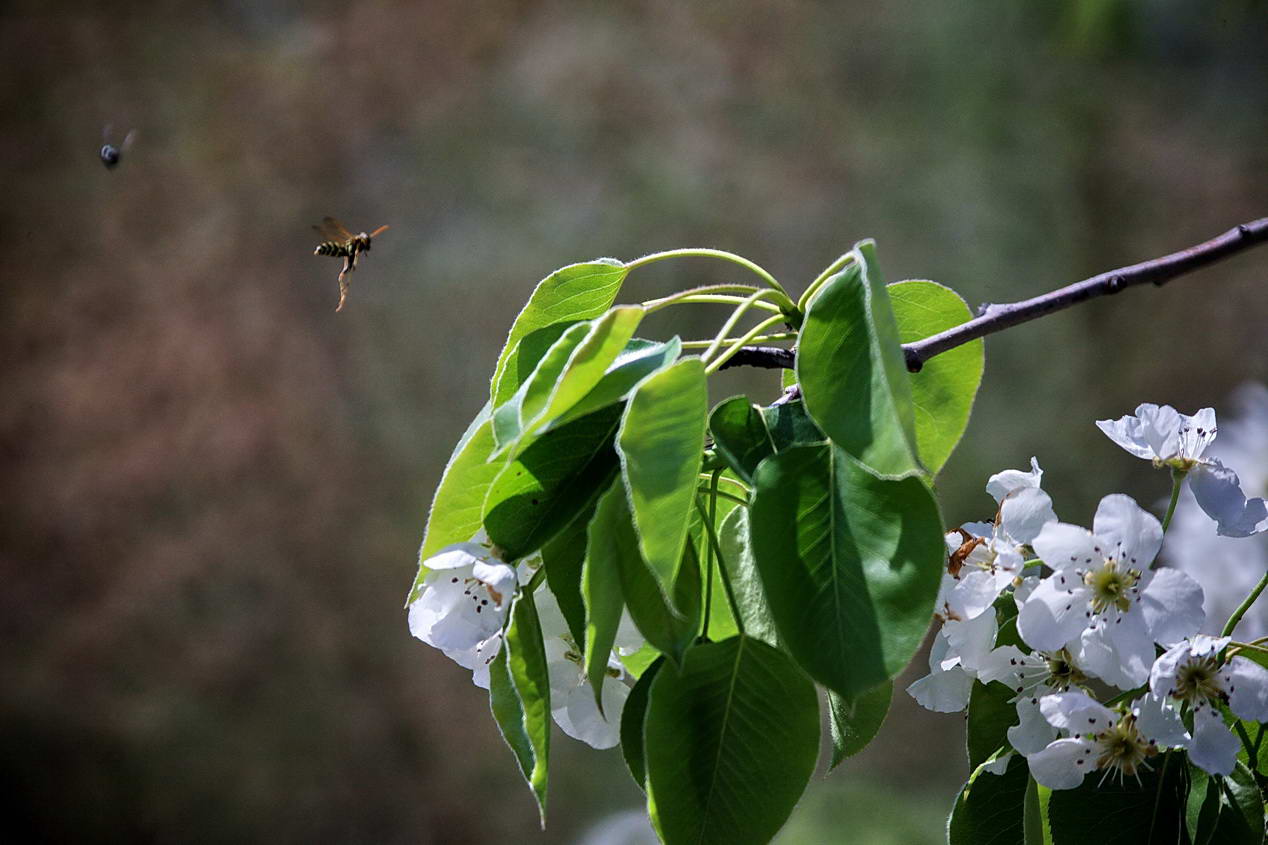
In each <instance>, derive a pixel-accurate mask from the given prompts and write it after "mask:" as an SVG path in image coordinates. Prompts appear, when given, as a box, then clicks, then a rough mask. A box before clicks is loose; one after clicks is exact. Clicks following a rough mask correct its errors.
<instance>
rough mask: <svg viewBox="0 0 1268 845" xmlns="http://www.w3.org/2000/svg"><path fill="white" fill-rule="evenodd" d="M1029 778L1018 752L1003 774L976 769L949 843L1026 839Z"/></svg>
mask: <svg viewBox="0 0 1268 845" xmlns="http://www.w3.org/2000/svg"><path fill="white" fill-rule="evenodd" d="M1029 781H1030V772H1029V770H1028V769H1027V768H1026V760H1025V758H1024V757H1022V756H1020V755H1016V754H1015V755H1013V756H1012V758H1010V759H1009V761H1008V768H1007V769H1006V770H1005V771H1004V773H1003V774H1002V775H995V774H991V773H990V772H988V771H986V769H985V768H984V767H982V766H978V767H977V768H976V769H974V771H973V774H972V775H970V776H969V780H968V783H966V784H964V787H963V788H962V789H961V790H960V794H959V796H958V797H957V798H956V800H955V807H954V808H952V810H951V818H950V820H949V821H948V822H947V843H948V845H985V843H1000V845H1003V843H1011V842H1016V843H1021V842H1023V841H1024V840H1025V833H1024V831H1023V828H1024V825H1023V807H1024V804H1025V798H1026V787H1027V784H1028V782H1029ZM1109 841H1110V840H1109V839H1105V838H1096V837H1093V838H1091V839H1088V840H1086V842H1087V843H1089V845H1090V843H1093V842H1095V843H1102V842H1109ZM1115 841H1116V840H1115Z"/></svg>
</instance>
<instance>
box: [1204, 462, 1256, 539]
mask: <svg viewBox="0 0 1268 845" xmlns="http://www.w3.org/2000/svg"><path fill="white" fill-rule="evenodd" d="M1190 478H1191V479H1192V481H1193V498H1195V499H1197V502H1198V505H1199V506H1200V507H1201V508H1202V510H1204V511H1206V515H1207V516H1209V517H1210V518H1211V519H1213V520H1215V531H1216V533H1217V534H1220V535H1221V536H1224V537H1250V536H1251V535H1254V534H1258V533H1260V532H1262V531H1268V505H1266V504H1265V503H1264V500H1263V499H1262V498H1260V497H1258V496H1256V497H1255V498H1253V499H1247V498H1246V494H1245V493H1244V492H1242V482H1241V479H1239V478H1238V477H1237V473H1236V472H1234V471H1233V470H1231V469H1229V468H1228V467H1226V466H1224V464H1222V463H1221V462H1220V461H1219V459H1218V458H1211V459H1210V460H1208V461H1204V462H1203V463H1200V464H1198V465H1197V466H1196V467H1194V469H1193V472H1192V473H1191V474H1190Z"/></svg>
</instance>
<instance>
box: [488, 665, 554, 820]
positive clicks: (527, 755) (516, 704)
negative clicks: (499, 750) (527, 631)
mask: <svg viewBox="0 0 1268 845" xmlns="http://www.w3.org/2000/svg"><path fill="white" fill-rule="evenodd" d="M506 655H507V651H506V649H504V648H503V649H498V653H497V654H496V655H495V656H494V658H493V660H492V661H491V662H490V663H489V709H490V710H491V711H493V721H494V722H496V723H497V726H498V730H499V731H501V733H502V739H504V740H506V744H507V746H508V747H509V748H510V749H511V753H512V754H514V755H515V762H516V763H518V764H519V769H520V773H521V774H522V775H524V780H526V781H527V782H528V786H529V789H531V790H533V797H534V798H536V800H537V809H538V812H539V813H541V814H542V815H543V816H544V815H545V812H546V806H545V805H546V760H545V759H544V758H543V759H542V760H540V761H539V760H538V758H537V751H536V750H535V749H534V747H533V740H532V739H530V738H529V735H528V730H527V728H526V727H525V721H524V706H523V704H521V703H520V697H519V695H518V694H517V693H516V692H515V683H514V681H512V680H511V672H510V670H509V669H508V668H507V666H506Z"/></svg>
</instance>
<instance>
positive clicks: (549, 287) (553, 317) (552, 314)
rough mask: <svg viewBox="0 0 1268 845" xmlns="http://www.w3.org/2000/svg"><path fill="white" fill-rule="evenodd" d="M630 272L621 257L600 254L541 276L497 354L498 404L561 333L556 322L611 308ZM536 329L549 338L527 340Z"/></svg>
mask: <svg viewBox="0 0 1268 845" xmlns="http://www.w3.org/2000/svg"><path fill="white" fill-rule="evenodd" d="M628 272H629V270H627V269H626V267H625V265H624V264H622V263H621V262H620V261H616V260H615V259H611V258H601V259H599V260H597V261H588V262H585V263H583V264H571V265H569V266H567V267H563V268H561V269H559V270H556V271H555V272H553V273H551V274H550V275H549V276H547V277H546V278H545V279H542V280H541V282H539V283H538V285H537V288H536V289H535V290H534V291H533V294H532V296H530V297H529V299H528V304H527V305H525V306H524V309H523V310H522V311H520V313H519V316H518V317H516V318H515V322H514V323H513V324H512V325H511V331H510V334H509V335H508V336H507V338H506V345H505V346H503V347H502V352H501V354H499V355H498V362H497V366H496V367H495V368H494V370H493V379H492V385H491V387H492V389H491V391H490V398H491V399H492V400H493V404H494V406H497V405H501V404H502V403H503V402H505V401H506V400H507V399H509V398H510V397H511V396H513V395H514V394H515V391H516V390H518V389H519V386H520V384H521V383H522V382H523V380H524V378H526V377H527V375H528V373H529V372H531V371H532V369H533V368H534V367H535V366H536V365H537V360H538V358H539V357H540V356H541V355H542V354H543V353H544V352H545V351H546V348H547V347H549V346H550V344H552V343H554V341H555V339H556V338H558V337H559V334H560V333H562V330H558V331H555V327H556V326H559V325H560V324H564V326H565V327H566V326H567V324H570V323H575V322H577V321H579V320H589V319H591V318H593V317H597V316H599V315H600V314H602V313H603V312H605V311H607V310H608V309H609V308H611V307H612V303H613V302H615V301H616V294H617V292H618V291H619V290H620V289H621V283H622V282H623V281H625V276H626V274H627V273H628ZM536 332H543V335H540V336H539V337H543V338H548V339H546V340H545V342H544V343H543V342H541V341H539V342H537V343H532V344H530V343H525V342H524V341H526V340H527V339H528V338H529V336H530V335H533V334H534V333H536ZM552 334H553V336H551V335H552Z"/></svg>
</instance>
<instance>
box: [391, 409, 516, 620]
mask: <svg viewBox="0 0 1268 845" xmlns="http://www.w3.org/2000/svg"><path fill="white" fill-rule="evenodd" d="M490 417H491V408H490V406H489V405H487V404H486V405H485V406H484V407H483V408H481V409H480V413H479V414H477V415H476V418H475V419H474V420H472V421H471V424H470V425H469V426H467V430H466V432H464V433H463V435H462V438H461V439H460V440H459V441H458V445H457V446H455V447H454V450H453V454H452V455H450V456H449V463H447V464H445V471H444V473H443V474H442V475H441V477H440V484H438V485H437V486H436V495H435V496H433V497H432V502H431V509H430V511H429V512H428V514H427V528H426V529H425V532H424V534H423V544H422V547H421V548H420V549H419V550H418V562H419V564H418V575H417V576H416V577H415V578H414V584H413V586H411V587H410V591H409V597H408V598H407V599H406V602H405V603H406V605H408V604H409V603H410V602H412V601H414V600H415V599H416V598H418V593H419V592H420V591H421V590H422V588H423V579H425V578H426V577H427V572H428V569H427V565H426V561H427V558H429V557H431V556H432V555H434V554H436V552H438V551H440V550H441V549H443V548H444V547H445V546H448V545H452V544H453V543H465V542H466V541H468V540H470V539H471V538H472V537H474V536H475V535H476V533H477V532H479V530H480V517H481V516H482V515H483V508H484V497H485V494H486V493H487V492H488V489H489V486H490V485H491V484H492V483H493V479H494V478H496V477H497V474H498V473H499V472H500V471H501V469H502V468H501V467H500V466H498V465H496V464H490V463H487V461H488V458H489V455H491V454H492V453H493V425H492V420H491V419H490Z"/></svg>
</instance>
